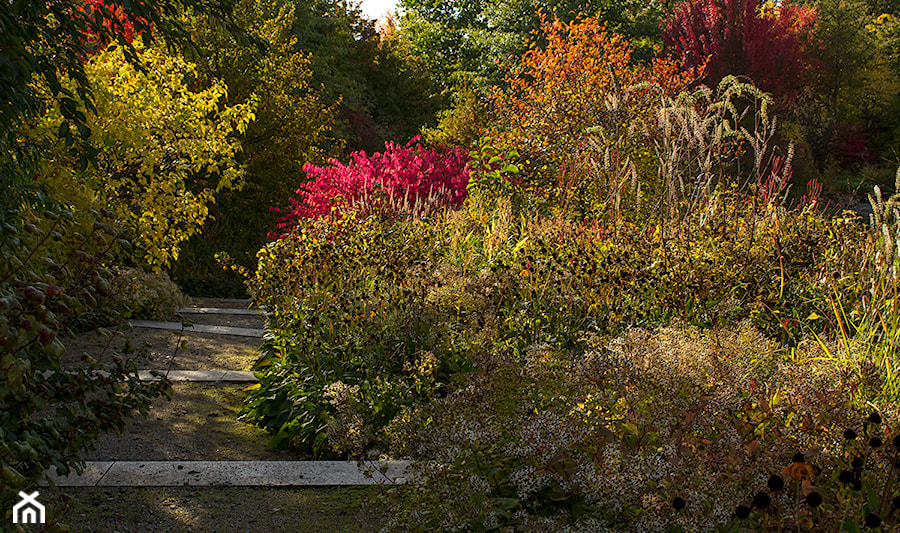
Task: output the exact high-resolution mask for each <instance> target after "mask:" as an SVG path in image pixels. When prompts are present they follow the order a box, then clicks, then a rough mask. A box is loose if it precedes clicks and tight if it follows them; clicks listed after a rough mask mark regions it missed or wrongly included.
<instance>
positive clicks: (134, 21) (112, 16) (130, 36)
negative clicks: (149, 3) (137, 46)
mask: <svg viewBox="0 0 900 533" xmlns="http://www.w3.org/2000/svg"><path fill="white" fill-rule="evenodd" d="M81 9H82V10H83V11H84V12H85V13H87V14H88V15H90V16H92V17H95V18H96V17H99V18H100V19H102V21H103V25H104V26H105V27H106V29H107V30H109V32H110V33H111V34H112V35H113V36H121V37H122V38H124V39H125V41H127V42H129V43H130V42H131V41H133V40H134V38H135V36H137V35H141V34H143V33H144V32H147V31H150V29H151V26H150V24H149V23H148V22H147V21H146V20H144V19H142V18H140V17H137V16H135V15H134V14H132V13H126V11H125V10H124V9H123V8H122V6H121V5H119V2H110V1H108V0H87V1H86V2H85V3H84V6H82V8H81ZM88 34H89V35H90V36H91V37H92V38H93V39H94V40H95V41H97V42H96V44H97V45H99V46H100V47H102V46H105V45H107V44H109V42H107V37H108V36H101V35H100V34H99V32H96V31H92V30H88Z"/></svg>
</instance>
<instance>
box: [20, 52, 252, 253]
mask: <svg viewBox="0 0 900 533" xmlns="http://www.w3.org/2000/svg"><path fill="white" fill-rule="evenodd" d="M134 45H135V47H136V48H137V50H138V53H139V57H140V60H141V64H142V65H143V67H144V68H143V69H140V70H139V69H136V68H134V67H133V66H132V65H130V64H129V63H128V62H126V61H125V59H124V54H123V51H122V48H121V47H117V46H115V45H113V46H111V47H109V48H108V49H106V50H105V51H103V52H101V53H100V54H98V55H96V56H94V57H93V58H92V59H91V60H90V61H89V63H88V64H87V65H86V68H85V71H86V74H87V76H88V78H89V80H90V82H91V85H92V88H93V92H94V103H95V107H96V111H95V112H86V115H87V126H88V127H89V128H90V129H91V135H90V144H91V146H92V147H93V148H94V149H96V150H97V152H98V155H97V157H96V163H97V165H96V167H89V168H87V169H84V170H83V171H77V170H76V169H75V167H76V166H77V165H76V164H75V162H74V161H73V160H72V158H71V157H70V156H69V155H68V153H67V151H66V150H65V148H64V147H63V146H62V144H63V143H60V146H59V153H58V154H57V157H56V158H53V159H52V160H51V161H50V162H49V163H48V164H47V166H46V169H45V173H44V176H43V179H44V180H45V182H46V183H47V184H48V185H49V186H51V187H52V188H53V189H55V190H56V191H57V192H58V193H59V196H61V197H62V199H63V200H64V201H68V202H70V203H72V204H74V205H76V206H77V207H80V208H100V207H103V208H107V209H109V210H112V211H114V212H115V213H116V216H117V219H118V220H117V222H118V224H119V225H120V226H122V227H125V228H128V229H130V230H131V232H132V242H133V244H134V245H135V251H134V253H133V255H132V258H131V259H132V260H134V261H135V262H138V263H143V264H144V265H145V266H149V267H152V268H160V267H165V266H168V265H169V264H171V263H172V262H173V261H174V260H175V259H177V258H178V252H179V245H180V243H182V242H184V241H185V240H187V239H188V238H189V237H190V236H191V235H194V234H195V233H198V232H199V230H200V228H201V226H202V224H203V222H204V221H205V220H206V218H207V216H208V215H209V206H210V205H211V204H212V203H213V202H214V201H215V193H216V192H218V191H221V190H224V189H237V188H240V186H241V184H242V181H243V174H244V172H243V169H242V168H241V167H240V166H239V165H238V164H237V162H236V160H235V157H236V155H237V154H238V152H239V151H240V150H241V144H240V142H239V141H238V139H237V135H238V134H240V133H243V132H244V131H245V130H246V128H247V125H248V124H249V123H250V122H251V121H252V120H253V119H254V110H255V107H256V102H255V100H253V99H251V100H250V101H249V102H247V103H243V104H236V105H232V106H227V105H225V99H226V95H227V87H226V86H225V84H224V83H222V82H219V81H215V80H213V81H211V82H206V83H205V84H204V85H203V88H200V89H197V88H195V87H196V86H197V85H200V84H201V83H203V82H204V80H198V79H196V76H195V68H194V65H193V64H191V63H189V62H187V61H185V60H184V59H182V58H181V57H178V56H175V55H172V54H169V53H167V52H166V51H164V50H162V49H160V48H155V47H149V46H144V45H143V44H142V43H141V42H140V39H137V40H135V41H134ZM60 122H61V118H60V114H59V111H58V108H53V109H51V110H50V111H49V112H48V114H47V115H46V116H45V117H44V120H43V121H42V123H41V128H39V131H38V132H37V133H40V130H44V131H48V129H49V128H51V127H54V125H56V124H59V123H60Z"/></svg>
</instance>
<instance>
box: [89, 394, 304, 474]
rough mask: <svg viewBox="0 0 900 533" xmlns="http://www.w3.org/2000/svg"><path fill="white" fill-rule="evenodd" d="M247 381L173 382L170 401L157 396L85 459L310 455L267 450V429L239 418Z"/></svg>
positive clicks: (297, 457)
mask: <svg viewBox="0 0 900 533" xmlns="http://www.w3.org/2000/svg"><path fill="white" fill-rule="evenodd" d="M244 387H245V385H218V386H216V385H201V384H197V383H176V384H174V385H173V389H174V395H173V397H172V401H167V400H166V399H164V398H163V399H159V400H157V401H156V402H154V404H153V406H152V407H151V408H150V413H149V415H148V416H147V418H141V417H140V416H138V417H137V418H135V419H134V420H131V421H130V422H128V424H127V425H126V426H125V431H124V432H123V433H122V434H119V435H117V434H114V433H111V434H106V435H103V436H101V437H100V439H98V441H97V443H96V449H95V450H94V451H90V452H88V453H87V454H86V457H85V458H86V459H87V460H88V461H113V460H117V461H168V460H182V461H267V460H282V461H286V460H303V459H311V457H307V456H305V455H303V454H300V453H299V452H296V451H290V450H271V449H269V448H268V447H267V444H268V442H269V439H270V436H269V434H268V433H266V431H265V430H263V429H262V428H259V427H257V426H254V425H252V424H247V423H245V422H241V421H239V420H238V419H237V417H238V412H239V411H240V408H241V404H242V402H243V400H244V398H245V397H246V393H245V392H244V391H243V390H242V389H243V388H244Z"/></svg>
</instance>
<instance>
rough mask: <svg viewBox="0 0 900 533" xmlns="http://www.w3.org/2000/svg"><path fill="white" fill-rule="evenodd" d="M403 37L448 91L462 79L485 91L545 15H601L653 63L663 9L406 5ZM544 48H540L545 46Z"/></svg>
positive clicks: (588, 0) (636, 5)
mask: <svg viewBox="0 0 900 533" xmlns="http://www.w3.org/2000/svg"><path fill="white" fill-rule="evenodd" d="M401 6H402V8H403V11H404V15H403V18H402V24H401V27H402V30H401V33H402V36H403V38H404V39H406V40H407V41H408V43H409V46H410V49H411V50H412V53H413V54H414V55H416V56H418V57H420V58H421V59H422V61H424V63H425V64H426V65H428V67H429V69H430V70H431V73H432V75H433V76H434V78H435V79H436V80H439V82H440V83H441V84H442V86H443V87H444V88H445V89H452V88H453V87H454V84H456V83H457V82H458V81H459V80H460V79H461V78H465V79H468V80H470V81H472V82H473V83H474V84H475V86H476V87H478V88H480V89H482V90H483V89H484V88H485V87H488V86H493V85H498V84H500V83H502V80H503V77H504V74H505V69H506V68H507V67H514V66H515V65H516V63H517V62H518V60H519V58H520V57H521V56H522V54H523V53H524V52H525V51H526V50H527V49H528V45H529V42H530V40H531V39H532V37H533V36H534V35H538V34H539V32H538V30H539V29H540V22H541V20H540V16H539V15H538V12H539V11H543V12H545V13H554V14H555V15H556V16H558V17H559V18H560V19H561V20H562V21H564V22H569V21H572V20H574V19H575V18H577V17H578V16H582V15H584V16H597V17H598V18H599V20H600V21H601V22H603V23H605V24H606V26H607V28H608V29H609V30H611V31H614V32H617V33H622V34H623V35H625V36H626V37H627V38H628V39H629V40H631V41H632V42H633V43H634V46H635V48H636V52H635V59H640V60H647V59H649V58H650V56H651V55H652V49H653V45H654V44H655V43H657V42H658V37H659V29H658V25H657V22H658V20H659V19H660V16H661V13H662V8H663V6H662V5H661V4H659V3H656V2H649V3H645V2H638V1H634V0H502V1H500V2H484V1H482V0H402V2H401ZM539 45H540V43H539Z"/></svg>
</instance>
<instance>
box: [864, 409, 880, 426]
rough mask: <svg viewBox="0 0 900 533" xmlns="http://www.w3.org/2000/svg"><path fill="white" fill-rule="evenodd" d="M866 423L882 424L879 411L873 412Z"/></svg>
mask: <svg viewBox="0 0 900 533" xmlns="http://www.w3.org/2000/svg"><path fill="white" fill-rule="evenodd" d="M866 422H868V423H869V424H880V423H881V415H879V414H878V412H877V411H872V414H870V415H869V417H868V418H867V419H866Z"/></svg>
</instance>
